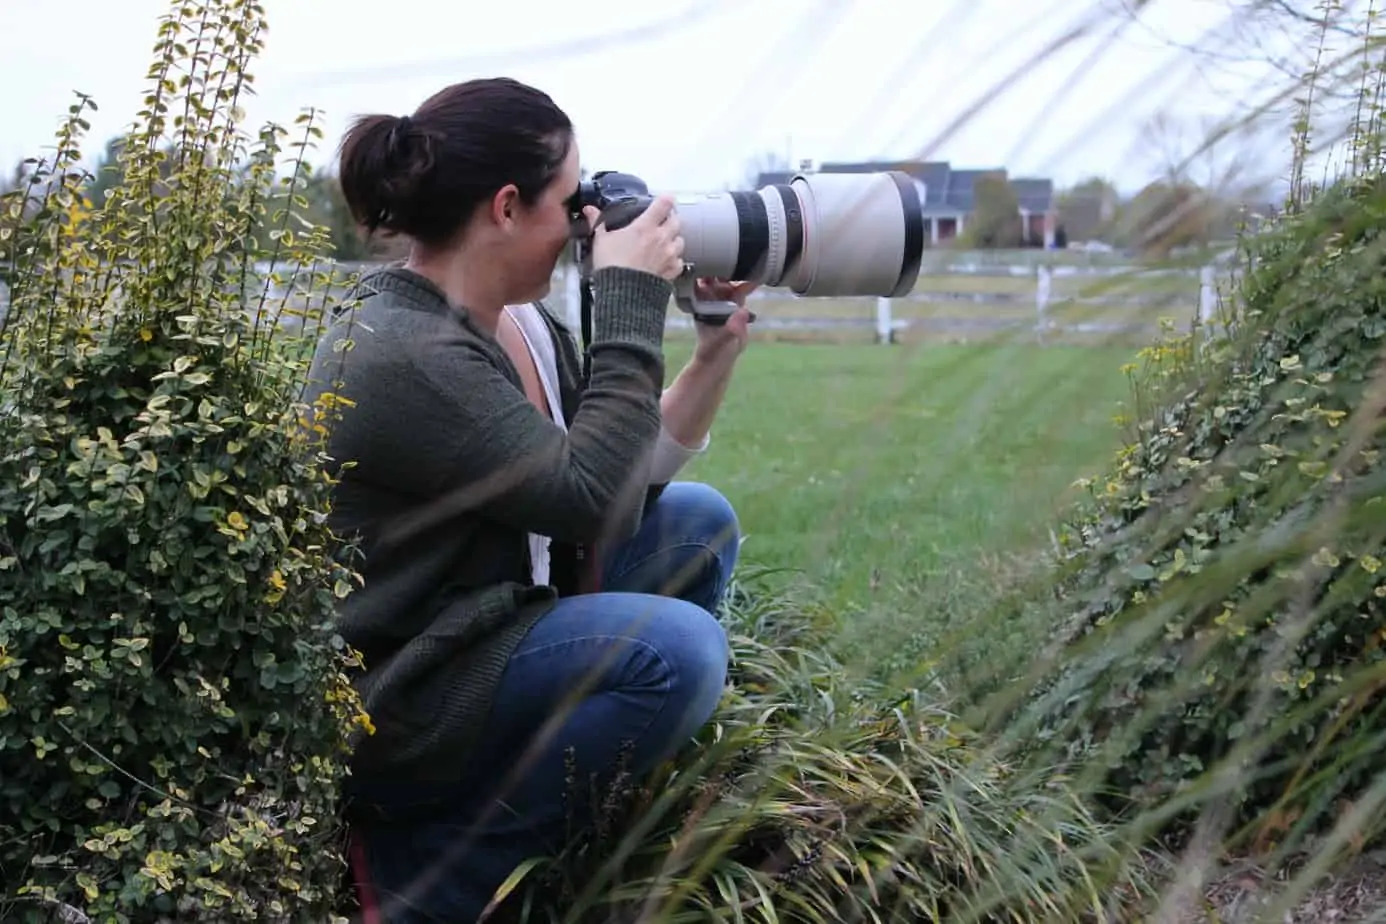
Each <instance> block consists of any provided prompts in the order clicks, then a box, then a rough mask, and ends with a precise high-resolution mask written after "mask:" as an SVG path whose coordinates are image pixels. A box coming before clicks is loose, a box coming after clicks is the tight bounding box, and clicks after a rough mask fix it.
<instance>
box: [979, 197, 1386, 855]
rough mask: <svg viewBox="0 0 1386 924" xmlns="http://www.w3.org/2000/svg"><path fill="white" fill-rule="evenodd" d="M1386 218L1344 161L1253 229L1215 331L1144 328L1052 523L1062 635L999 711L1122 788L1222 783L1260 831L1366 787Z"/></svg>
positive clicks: (1378, 604) (1376, 663)
mask: <svg viewBox="0 0 1386 924" xmlns="http://www.w3.org/2000/svg"><path fill="white" fill-rule="evenodd" d="M1383 218H1386V183H1383V182H1382V180H1381V179H1380V177H1378V176H1372V177H1366V178H1354V179H1350V180H1345V181H1343V182H1341V183H1339V184H1338V185H1337V186H1336V187H1334V188H1333V189H1331V190H1330V191H1329V192H1328V193H1326V194H1325V195H1323V196H1321V197H1320V198H1319V199H1318V200H1317V201H1315V202H1313V203H1312V204H1311V205H1310V206H1309V207H1308V208H1306V209H1305V210H1304V211H1302V212H1300V213H1297V214H1294V215H1292V216H1291V217H1290V218H1288V219H1287V220H1285V221H1284V222H1283V223H1281V224H1280V225H1279V226H1278V227H1275V228H1273V229H1270V230H1267V231H1265V232H1263V233H1262V234H1260V235H1258V236H1257V237H1256V238H1254V239H1252V240H1251V241H1250V245H1249V246H1250V249H1249V253H1248V254H1247V256H1248V258H1249V260H1250V262H1252V263H1253V264H1254V266H1253V268H1252V269H1251V270H1250V271H1249V272H1248V273H1247V274H1246V275H1245V277H1244V278H1243V279H1242V281H1241V283H1240V286H1239V290H1238V292H1237V312H1236V315H1235V317H1234V318H1233V329H1232V332H1231V333H1230V335H1228V336H1226V337H1221V338H1211V339H1208V340H1201V339H1200V338H1194V337H1185V338H1180V339H1178V340H1176V341H1174V342H1172V343H1171V344H1167V345H1165V346H1164V347H1162V348H1161V352H1160V355H1159V357H1158V359H1159V360H1160V361H1157V362H1156V363H1155V364H1154V367H1153V370H1152V373H1151V374H1150V375H1149V376H1148V377H1147V378H1146V379H1145V383H1149V384H1150V385H1153V386H1155V387H1156V388H1157V389H1158V391H1157V393H1156V396H1155V400H1154V401H1149V400H1147V401H1146V405H1145V406H1146V407H1147V408H1150V410H1148V411H1147V412H1146V413H1144V414H1143V415H1142V417H1143V419H1142V421H1141V423H1140V425H1139V428H1138V432H1137V433H1136V437H1135V439H1134V440H1133V441H1132V442H1131V443H1130V444H1129V445H1127V446H1126V447H1125V448H1124V449H1123V450H1122V451H1121V452H1120V453H1119V456H1118V459H1117V460H1116V464H1115V466H1114V467H1113V469H1112V470H1111V471H1110V472H1109V473H1108V474H1107V475H1106V477H1105V478H1103V479H1099V480H1098V481H1097V482H1096V483H1093V484H1092V489H1093V490H1092V500H1091V502H1090V503H1089V504H1087V505H1085V506H1084V507H1083V508H1082V509H1081V510H1080V511H1078V513H1077V514H1076V515H1075V516H1074V518H1073V519H1072V520H1071V521H1070V522H1069V523H1068V524H1067V526H1066V529H1065V530H1064V533H1063V535H1062V537H1061V538H1062V541H1063V543H1064V547H1065V549H1066V556H1067V562H1066V568H1067V571H1066V573H1065V574H1064V575H1063V576H1062V580H1061V581H1060V583H1059V586H1058V588H1057V591H1056V593H1055V601H1054V604H1053V606H1054V612H1056V613H1057V614H1060V615H1058V616H1057V617H1056V618H1057V627H1056V636H1055V641H1056V643H1057V645H1058V646H1059V649H1060V650H1059V653H1058V654H1057V655H1056V656H1055V657H1054V659H1053V660H1052V661H1050V662H1048V663H1046V664H1043V665H1040V666H1039V667H1038V668H1037V669H1036V674H1037V675H1039V677H1040V683H1039V684H1038V686H1037V687H1036V690H1037V695H1036V696H1035V699H1034V703H1033V706H1034V709H1033V711H1032V712H1031V713H1029V714H1028V715H1027V716H1026V718H1025V720H1024V721H1022V722H1021V723H1020V724H1019V725H1018V726H1017V728H1015V729H1013V732H1015V733H1016V734H1018V735H1019V736H1022V737H1023V736H1025V735H1027V734H1032V735H1033V737H1032V739H1031V740H1032V741H1039V742H1053V743H1055V746H1056V747H1058V748H1060V749H1061V750H1062V752H1063V754H1064V756H1065V758H1066V759H1071V760H1079V761H1092V762H1093V767H1092V771H1093V773H1094V774H1104V778H1103V779H1101V784H1102V785H1103V786H1108V787H1110V788H1111V790H1112V794H1113V796H1114V797H1115V800H1116V801H1115V803H1114V804H1115V805H1117V806H1118V807H1120V806H1122V805H1130V804H1132V803H1134V804H1135V805H1137V806H1140V807H1146V808H1149V807H1151V806H1155V805H1160V804H1162V803H1163V804H1164V807H1165V809H1167V810H1168V811H1169V812H1170V813H1177V812H1179V811H1181V810H1185V809H1187V810H1192V809H1193V808H1194V807H1195V806H1199V805H1201V806H1217V807H1218V808H1219V810H1222V811H1225V813H1226V817H1225V820H1226V821H1227V822H1229V823H1232V822H1236V821H1241V822H1246V823H1250V822H1257V826H1256V827H1254V828H1248V829H1245V830H1243V832H1242V833H1243V834H1247V835H1251V834H1255V835H1258V836H1259V838H1260V839H1261V841H1262V842H1263V843H1269V840H1268V839H1271V838H1274V837H1278V836H1279V835H1281V834H1283V833H1284V832H1285V831H1286V830H1287V829H1289V828H1291V826H1292V825H1294V828H1293V830H1294V831H1295V832H1296V833H1301V832H1305V831H1309V830H1312V829H1314V828H1315V827H1316V826H1317V825H1320V824H1321V823H1324V822H1326V821H1330V820H1332V819H1333V818H1334V817H1335V816H1337V814H1338V813H1340V812H1342V811H1344V810H1346V809H1347V808H1349V807H1352V806H1353V805H1354V804H1356V806H1357V808H1358V809H1359V810H1361V811H1363V812H1365V813H1366V815H1367V817H1370V816H1371V815H1372V814H1374V813H1373V812H1372V811H1371V806H1373V805H1376V804H1378V802H1379V800H1380V799H1381V796H1382V794H1381V793H1379V792H1377V791H1376V789H1374V788H1372V786H1373V784H1374V782H1375V780H1376V778H1377V777H1378V775H1379V774H1380V773H1381V772H1382V771H1383V770H1386V760H1383V755H1384V754H1386V750H1383V747H1386V739H1383V734H1386V733H1383V730H1382V729H1383V721H1382V720H1383V709H1386V700H1383V698H1382V696H1381V695H1380V692H1379V691H1380V689H1381V682H1380V677H1381V670H1382V663H1383V656H1382V647H1381V645H1382V642H1383V641H1386V570H1383V569H1382V563H1381V558H1380V556H1381V555H1382V538H1383V526H1386V518H1383V512H1386V510H1383V506H1382V504H1381V501H1382V497H1383V495H1382V491H1383V488H1386V469H1384V468H1383V466H1382V465H1381V452H1382V450H1383V448H1386V447H1383V439H1382V434H1381V432H1380V423H1379V422H1380V418H1381V414H1382V409H1383V403H1386V391H1383V390H1382V387H1381V379H1380V373H1381V370H1380V368H1379V362H1380V356H1381V350H1382V344H1383V335H1386V306H1383V294H1384V293H1386V281H1383V275H1382V264H1383V255H1384V254H1386V249H1384V248H1386V238H1384V237H1383V235H1382V228H1383ZM998 714H999V715H1002V716H1007V717H1013V713H1010V712H1008V711H1006V710H998ZM1044 759H1046V760H1048V759H1051V755H1050V754H1049V753H1047V752H1046V753H1045V755H1044ZM1084 785H1085V788H1086V787H1087V786H1088V785H1097V780H1096V778H1094V779H1093V780H1092V781H1091V782H1090V783H1088V784H1084ZM1354 819H1355V820H1354ZM1348 822H1349V826H1350V828H1351V837H1352V838H1356V837H1362V836H1365V831H1364V826H1365V819H1356V818H1355V816H1352V817H1349V818H1348Z"/></svg>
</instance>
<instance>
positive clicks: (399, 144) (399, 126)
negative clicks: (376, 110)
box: [390, 115, 414, 158]
mask: <svg viewBox="0 0 1386 924" xmlns="http://www.w3.org/2000/svg"><path fill="white" fill-rule="evenodd" d="M413 125H414V123H413V121H412V120H411V119H410V118H409V116H407V115H402V116H399V117H397V118H396V119H395V124H394V126H393V127H392V128H391V129H390V152H391V153H392V154H394V155H395V156H396V157H401V158H402V157H403V155H404V154H406V153H407V152H408V150H409V130H410V129H411V128H412V127H413Z"/></svg>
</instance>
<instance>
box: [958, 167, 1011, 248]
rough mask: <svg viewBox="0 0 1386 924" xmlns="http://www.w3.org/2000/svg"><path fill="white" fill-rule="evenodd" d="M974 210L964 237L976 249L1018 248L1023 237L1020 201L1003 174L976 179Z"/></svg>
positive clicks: (974, 185) (973, 190)
mask: <svg viewBox="0 0 1386 924" xmlns="http://www.w3.org/2000/svg"><path fill="white" fill-rule="evenodd" d="M972 194H973V209H972V215H971V216H970V217H969V218H968V222H967V230H966V231H965V232H964V238H965V239H966V240H967V241H968V244H969V246H972V247H979V248H1011V247H1019V246H1020V245H1021V242H1022V241H1023V240H1024V238H1025V234H1024V229H1023V228H1022V227H1021V220H1020V200H1019V199H1018V198H1017V197H1016V194H1015V190H1014V189H1012V188H1011V184H1010V183H1009V182H1007V180H1006V177H1005V175H1004V174H999V173H998V174H993V175H988V176H983V177H979V178H978V179H977V181H976V182H975V183H974V184H973V186H972Z"/></svg>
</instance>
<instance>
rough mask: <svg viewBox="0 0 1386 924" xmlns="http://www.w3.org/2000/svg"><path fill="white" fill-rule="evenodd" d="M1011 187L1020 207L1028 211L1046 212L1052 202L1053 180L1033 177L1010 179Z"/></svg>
mask: <svg viewBox="0 0 1386 924" xmlns="http://www.w3.org/2000/svg"><path fill="white" fill-rule="evenodd" d="M1011 189H1014V190H1015V197H1016V198H1017V199H1019V200H1020V207H1021V208H1023V209H1025V210H1026V211H1030V212H1047V211H1049V207H1050V205H1052V204H1053V202H1054V181H1053V180H1042V179H1037V178H1035V177H1023V178H1022V177H1017V178H1015V179H1013V180H1011Z"/></svg>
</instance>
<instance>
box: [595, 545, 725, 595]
mask: <svg viewBox="0 0 1386 924" xmlns="http://www.w3.org/2000/svg"><path fill="white" fill-rule="evenodd" d="M687 548H695V549H700V550H702V551H704V552H707V553H708V554H709V555H711V556H712V560H713V564H715V565H716V566H717V567H716V568H715V569H713V570H714V571H715V572H716V574H715V575H714V576H713V589H714V592H713V594H712V597H713V599H717V598H719V597H720V596H721V594H722V591H723V587H722V553H721V552H718V551H717V550H716V548H714V547H713V545H712V543H710V542H708V541H707V540H705V539H680V540H679V541H678V542H674V543H671V544H669V545H662V546H660V547H659V548H658V549H656V550H655V551H653V552H651V553H649V554H648V555H646V556H644V557H643V558H639V559H636V560H635V561H634V562H632V563H631V564H630V565H628V566H627V567H625V568H622V569H621V570H620V571H619V572H617V573H616V574H614V575H612V577H613V578H614V579H616V580H620V579H621V578H624V577H626V576H627V575H629V574H630V573H631V572H633V571H635V570H636V569H638V568H640V567H642V566H644V565H645V564H646V563H647V562H650V561H653V560H654V559H656V558H659V557H661V556H664V555H667V554H669V553H670V552H672V551H674V550H675V549H687Z"/></svg>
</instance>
